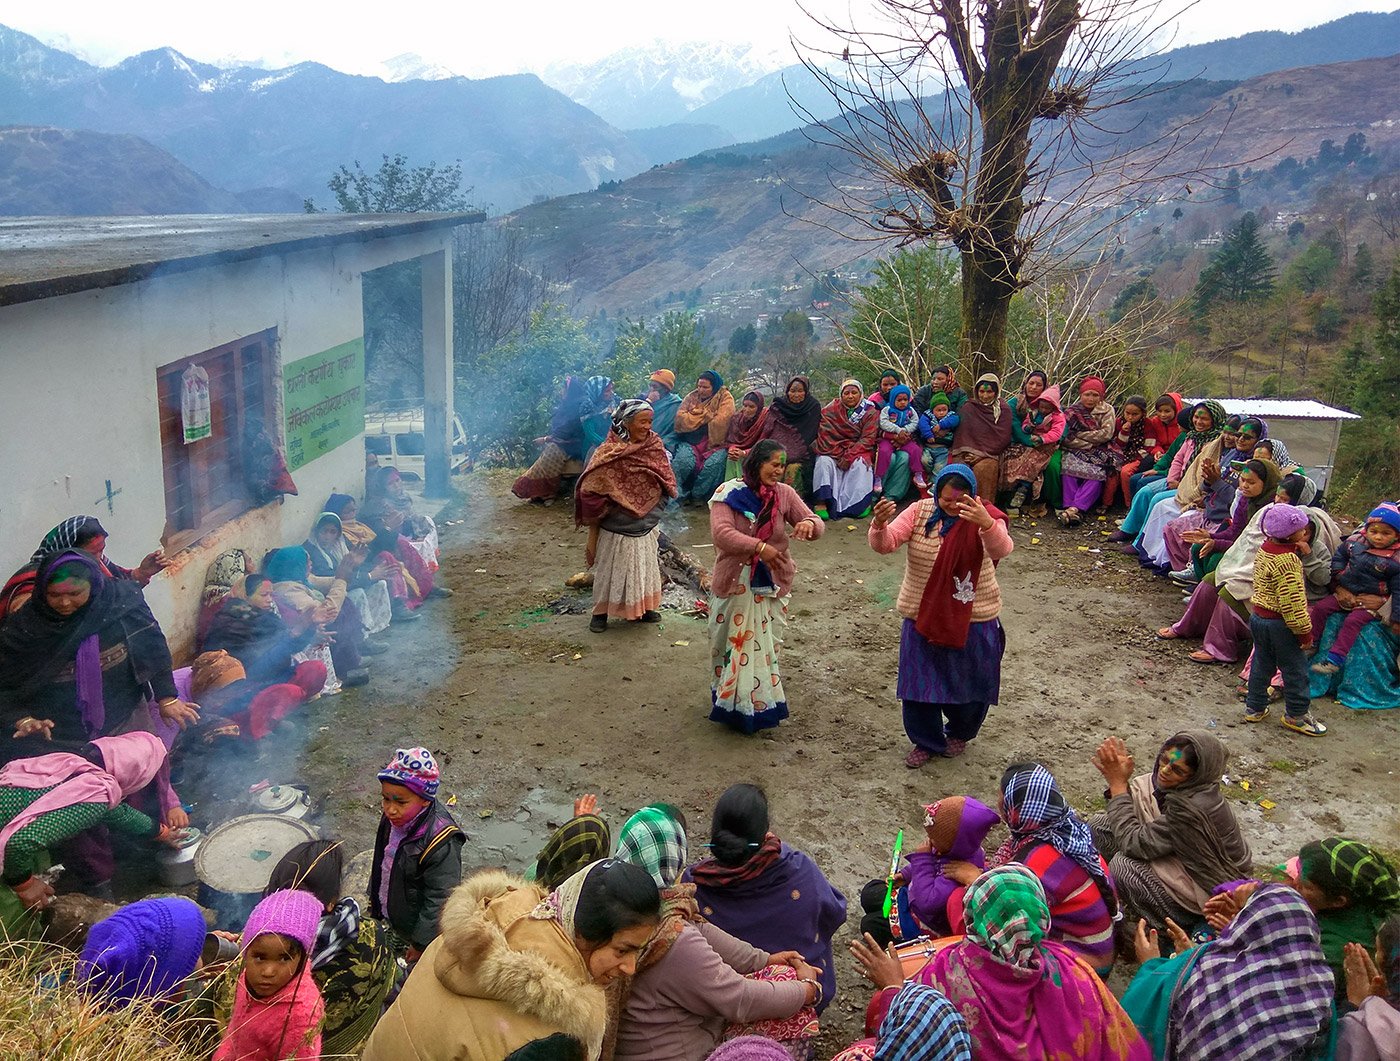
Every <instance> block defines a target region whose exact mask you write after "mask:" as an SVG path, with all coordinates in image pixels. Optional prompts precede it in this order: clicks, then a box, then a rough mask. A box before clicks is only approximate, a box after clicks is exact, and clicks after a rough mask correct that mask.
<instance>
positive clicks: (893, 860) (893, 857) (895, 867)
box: [885, 829, 904, 917]
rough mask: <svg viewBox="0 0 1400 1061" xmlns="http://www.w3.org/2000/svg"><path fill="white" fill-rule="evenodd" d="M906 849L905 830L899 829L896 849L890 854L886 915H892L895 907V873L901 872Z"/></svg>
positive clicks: (895, 839) (886, 888)
mask: <svg viewBox="0 0 1400 1061" xmlns="http://www.w3.org/2000/svg"><path fill="white" fill-rule="evenodd" d="M903 850H904V830H903V829H901V830H899V835H898V836H896V837H895V838H894V851H893V852H892V853H891V854H890V875H889V878H888V879H889V883H888V884H887V885H886V886H885V916H886V917H889V916H890V911H891V910H892V909H894V875H895V874H896V873H898V872H899V856H900V853H901V852H902V851H903Z"/></svg>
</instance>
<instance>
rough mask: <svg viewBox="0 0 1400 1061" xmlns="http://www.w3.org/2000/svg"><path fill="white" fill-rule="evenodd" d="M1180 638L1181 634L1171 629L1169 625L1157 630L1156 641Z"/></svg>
mask: <svg viewBox="0 0 1400 1061" xmlns="http://www.w3.org/2000/svg"><path fill="white" fill-rule="evenodd" d="M1180 639H1181V635H1180V634H1178V633H1177V632H1176V631H1175V630H1173V629H1172V628H1171V627H1170V626H1164V627H1162V628H1161V629H1160V630H1158V631H1157V640H1158V641H1178V640H1180Z"/></svg>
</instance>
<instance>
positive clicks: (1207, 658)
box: [1186, 648, 1221, 666]
mask: <svg viewBox="0 0 1400 1061" xmlns="http://www.w3.org/2000/svg"><path fill="white" fill-rule="evenodd" d="M1186 658H1187V659H1189V660H1190V661H1191V662H1192V663H1200V664H1204V665H1206V666H1209V665H1210V664H1212V663H1220V662H1221V661H1220V660H1218V659H1216V658H1215V657H1214V656H1212V655H1211V654H1210V653H1209V652H1207V651H1206V650H1205V649H1203V648H1198V649H1196V651H1195V652H1189V653H1187V655H1186Z"/></svg>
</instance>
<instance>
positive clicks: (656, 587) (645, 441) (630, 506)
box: [574, 398, 676, 634]
mask: <svg viewBox="0 0 1400 1061" xmlns="http://www.w3.org/2000/svg"><path fill="white" fill-rule="evenodd" d="M651 423H652V411H651V406H650V405H648V404H647V403H646V402H644V401H641V400H640V399H638V398H629V399H627V400H626V401H624V402H623V403H622V404H621V405H619V406H618V407H617V412H616V413H614V414H613V425H612V434H610V435H609V436H608V440H607V441H606V442H604V443H603V444H602V445H601V446H599V447H598V448H597V449H596V450H595V451H594V453H593V456H592V457H591V458H589V461H588V467H587V468H586V469H584V472H583V474H582V475H580V476H579V479H578V485H577V487H576V488H575V490H574V523H575V525H576V526H580V527H584V526H586V527H587V528H588V544H587V545H586V546H585V547H584V559H586V560H587V561H588V566H589V567H591V568H593V569H594V571H593V618H592V619H591V620H590V621H589V623H588V629H589V630H591V631H593V633H595V634H601V633H602V632H603V631H604V630H606V629H607V628H608V619H609V617H611V618H614V619H626V620H627V621H629V622H645V623H656V622H660V621H661V612H660V611H658V610H657V609H659V608H660V607H661V567H660V564H659V563H658V561H657V559H656V555H657V554H656V550H657V539H658V538H659V537H660V535H661V530H660V527H659V524H660V523H661V514H662V511H663V510H664V509H665V506H666V502H667V501H668V500H670V499H671V498H673V497H675V496H676V477H675V475H674V473H673V472H672V471H671V462H670V461H669V460H667V459H666V447H665V446H663V445H662V444H661V438H660V436H659V435H657V434H656V433H655V432H654V431H652V429H651Z"/></svg>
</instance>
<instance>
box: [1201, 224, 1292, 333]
mask: <svg viewBox="0 0 1400 1061" xmlns="http://www.w3.org/2000/svg"><path fill="white" fill-rule="evenodd" d="M1277 275H1278V274H1277V270H1276V269H1275V268H1274V259H1273V255H1271V254H1270V253H1269V249H1268V248H1267V247H1265V246H1264V242H1263V240H1261V239H1260V238H1259V219H1258V218H1256V217H1255V216H1254V215H1253V214H1252V213H1248V214H1245V215H1244V216H1243V217H1241V218H1240V219H1239V221H1237V222H1236V223H1235V224H1234V226H1233V227H1232V228H1231V229H1230V231H1229V232H1227V233H1226V234H1225V240H1224V242H1223V243H1221V245H1220V249H1219V250H1218V251H1216V253H1215V257H1214V258H1212V259H1211V261H1210V264H1209V265H1207V266H1206V267H1205V268H1204V269H1202V270H1201V275H1200V278H1199V279H1198V280H1197V281H1196V292H1195V296H1194V297H1195V303H1196V312H1197V313H1199V314H1204V313H1206V312H1208V311H1209V310H1210V308H1211V307H1212V306H1213V305H1215V304H1216V303H1219V302H1255V301H1259V300H1261V299H1265V298H1268V296H1269V295H1270V294H1271V293H1272V292H1273V290H1274V277H1275V276H1277Z"/></svg>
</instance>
